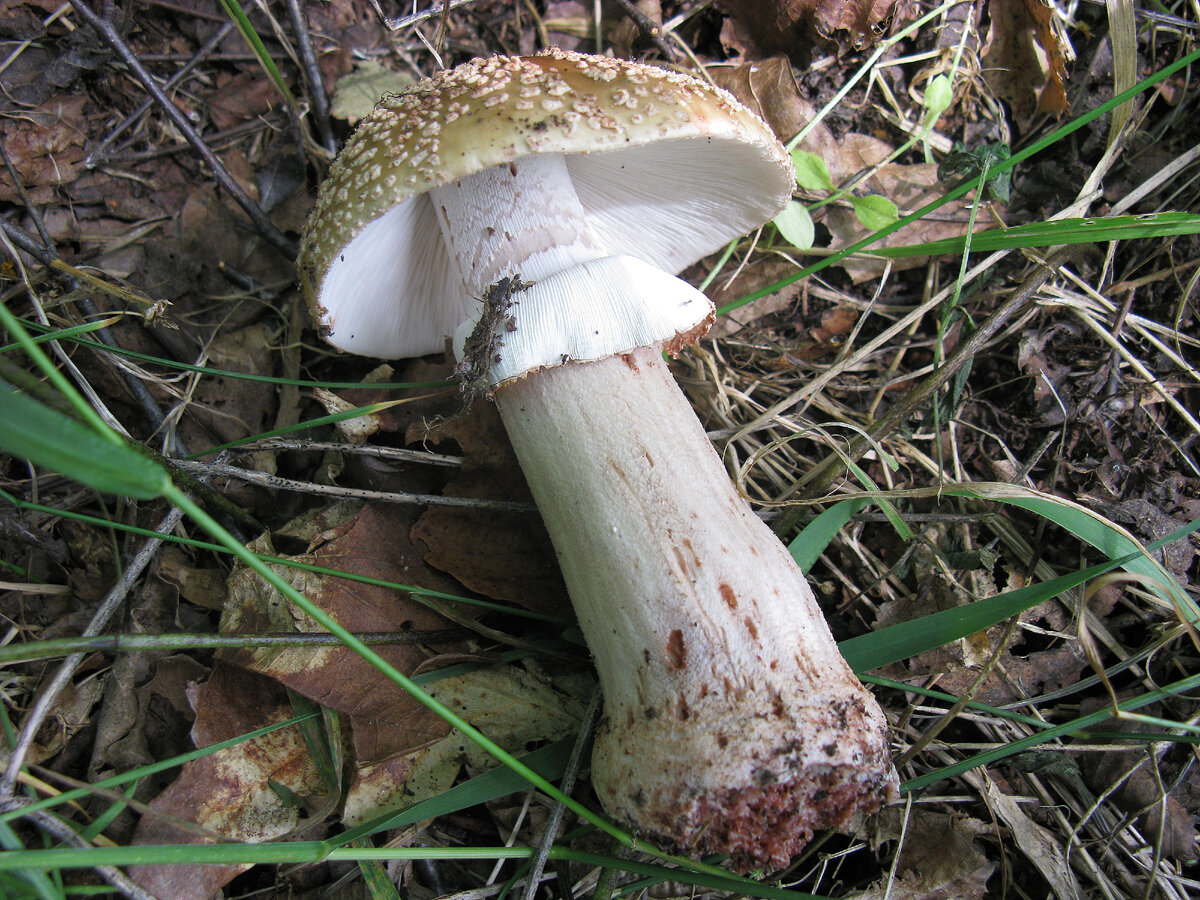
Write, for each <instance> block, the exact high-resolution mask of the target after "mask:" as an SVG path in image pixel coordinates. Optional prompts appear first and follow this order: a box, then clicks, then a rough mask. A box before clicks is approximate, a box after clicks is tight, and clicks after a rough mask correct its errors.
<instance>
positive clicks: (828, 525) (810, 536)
mask: <svg viewBox="0 0 1200 900" xmlns="http://www.w3.org/2000/svg"><path fill="white" fill-rule="evenodd" d="M871 502H872V501H870V500H868V499H865V498H855V499H851V500H842V501H840V502H838V503H835V504H833V506H831V507H829V509H826V510H823V511H822V512H821V513H820V514H819V515H818V516H817V517H816V518H815V519H813V520H812V521H811V522H809V523H808V524H807V525H805V526H804V530H803V531H801V532H800V533H799V534H798V535H796V537H795V538H793V539H792V542H791V543H790V544H788V551H789V552H790V553H791V554H792V559H794V560H796V565H798V566H799V567H800V571H801V572H804V573H806V574H807V573H808V571H809V570H810V569H812V567H813V566H814V565H816V562H817V559H819V558H820V556H821V554H822V553H824V552H825V548H826V547H828V546H829V542H830V541H832V540H833V539H834V537H835V536H836V535H837V533H838V532H839V531H841V530H842V529H843V528H844V527H845V526H846V523H847V522H849V521H850V520H851V519H852V518H853V517H854V515H855V513H857V512H858V511H859V510H861V509H862V508H863V507H864V506H867V505H869V504H870V503H871Z"/></svg>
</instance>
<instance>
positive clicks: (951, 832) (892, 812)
mask: <svg viewBox="0 0 1200 900" xmlns="http://www.w3.org/2000/svg"><path fill="white" fill-rule="evenodd" d="M906 817H907V820H906ZM874 827H875V828H876V829H877V830H878V836H877V837H875V838H873V840H872V844H874V845H875V846H878V845H879V844H880V843H882V842H884V841H899V840H900V839H901V837H903V841H904V842H903V844H901V845H900V858H899V860H897V862H896V867H895V877H894V878H883V879H881V880H880V881H878V882H877V883H875V884H874V885H872V886H871V887H870V888H868V889H867V890H865V891H863V892H862V893H859V894H852V895H850V900H885V898H888V900H976V898H980V897H986V896H988V890H987V882H988V878H990V877H991V875H992V872H994V871H995V869H996V864H995V863H994V862H991V861H990V860H989V859H988V858H987V857H986V856H984V854H983V853H982V852H981V851H980V849H979V847H978V845H977V844H976V839H977V838H978V837H979V836H980V835H983V834H987V833H988V831H989V830H990V829H989V827H988V826H987V825H986V824H985V823H983V822H981V821H979V820H978V819H971V818H968V817H965V816H955V815H950V814H947V813H943V812H938V811H937V810H934V809H930V808H929V807H924V806H919V805H917V806H913V807H911V808H910V809H908V810H905V809H902V808H898V807H892V808H890V809H885V810H884V811H883V812H881V813H880V814H879V816H878V817H877V818H876V821H875V825H874Z"/></svg>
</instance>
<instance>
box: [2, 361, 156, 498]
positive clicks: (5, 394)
mask: <svg viewBox="0 0 1200 900" xmlns="http://www.w3.org/2000/svg"><path fill="white" fill-rule="evenodd" d="M0 422H3V423H4V428H2V429H0V449H4V450H7V451H8V452H9V453H11V454H13V455H14V456H19V457H21V458H22V459H27V460H29V461H30V462H32V463H34V464H35V465H38V466H43V467H45V468H47V469H51V470H53V471H55V472H59V473H61V474H63V475H66V476H67V477H68V478H72V479H74V480H75V481H78V482H81V483H83V484H86V485H87V486H88V487H92V488H95V489H96V490H98V491H100V492H102V493H105V494H122V495H124V496H126V497H134V498H137V499H139V500H149V499H151V498H152V497H157V496H159V495H160V494H162V493H163V491H164V490H166V488H168V487H169V486H170V484H171V479H170V476H168V475H167V472H166V470H165V469H164V468H163V467H162V466H160V465H159V464H158V463H157V462H155V461H154V460H152V459H150V458H149V457H147V456H144V455H143V454H142V453H140V452H139V451H137V450H135V449H134V448H133V447H131V446H130V445H128V444H126V443H124V442H118V441H116V440H113V439H112V438H109V437H105V436H104V435H101V434H97V433H96V432H95V431H93V430H92V429H91V428H88V427H87V426H86V425H81V424H80V423H79V422H76V421H75V420H74V419H71V418H68V417H67V416H65V415H63V414H62V413H60V412H57V411H55V410H53V409H50V407H48V406H45V405H43V404H41V403H39V402H38V401H36V400H34V399H32V398H30V397H28V396H26V395H25V394H22V393H20V392H18V391H17V389H16V388H14V387H13V386H12V385H10V384H8V383H7V382H3V381H0Z"/></svg>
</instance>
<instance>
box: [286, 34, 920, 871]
mask: <svg viewBox="0 0 1200 900" xmlns="http://www.w3.org/2000/svg"><path fill="white" fill-rule="evenodd" d="M792 187H793V175H792V169H791V163H790V160H789V158H788V155H787V153H786V152H785V151H784V149H783V148H782V147H781V146H780V144H779V142H778V140H777V139H776V138H775V137H774V136H773V135H772V133H771V132H770V130H769V129H768V128H767V126H766V125H765V124H764V123H763V122H762V121H761V120H760V119H758V118H757V117H756V116H754V115H753V114H752V113H750V112H749V111H748V110H746V109H745V108H743V107H742V106H741V105H739V104H738V103H737V102H736V101H735V100H734V99H733V98H732V97H730V96H729V95H728V94H726V93H725V92H724V91H721V90H718V89H715V88H713V87H711V86H709V85H707V84H704V83H703V82H700V81H698V80H696V79H693V78H691V77H688V76H684V75H680V74H676V73H672V72H667V71H664V70H660V69H657V68H653V67H650V66H646V65H640V64H636V63H631V62H625V61H621V60H616V59H609V58H603V57H594V56H586V55H581V54H576V53H566V52H562V51H557V50H550V51H547V52H544V53H540V54H537V55H535V56H530V57H522V58H508V57H495V58H491V59H483V60H475V61H472V62H469V63H466V64H464V65H462V66H459V67H457V68H455V69H453V70H450V71H446V72H442V73H439V74H438V75H436V76H434V77H433V78H431V79H427V80H425V81H422V82H420V83H418V84H416V85H414V86H413V87H412V88H410V89H408V90H406V91H405V92H403V93H401V94H399V95H395V96H391V97H388V98H386V99H385V100H384V101H383V102H382V103H381V104H380V105H379V106H378V107H377V108H376V110H375V112H374V113H372V114H371V115H370V116H368V117H367V118H366V119H365V120H364V121H363V123H362V124H361V125H360V126H359V128H358V130H357V132H356V133H355V134H354V135H353V136H352V137H351V138H350V140H349V141H348V143H347V145H346V147H345V149H344V150H343V151H342V153H341V154H340V156H339V157H338V159H337V160H336V161H335V163H334V165H333V167H332V169H331V172H330V176H329V178H328V180H327V181H326V182H325V184H324V185H323V186H322V188H321V191H320V194H319V197H318V199H317V203H316V207H315V210H314V212H313V214H312V216H311V218H310V219H309V222H308V225H307V227H306V231H305V234H304V237H303V241H302V245H301V256H300V272H301V284H302V288H303V290H304V292H305V294H306V297H307V299H308V302H309V304H310V307H311V309H312V311H313V313H314V316H315V317H316V320H317V322H318V323H319V326H320V328H321V330H322V333H323V335H324V337H325V338H326V339H327V340H328V341H330V342H331V343H332V344H334V345H335V346H337V347H339V348H342V349H344V350H347V351H351V352H354V353H359V354H364V355H371V356H382V357H398V356H410V355H421V354H427V353H432V352H436V351H438V350H439V349H441V347H442V346H444V341H445V338H446V336H447V335H450V334H455V333H457V338H456V347H457V348H458V352H459V353H460V354H462V353H466V354H476V355H478V354H480V353H485V354H486V355H487V356H488V357H490V358H488V359H486V360H484V362H485V363H486V366H485V369H487V370H488V377H489V379H490V384H489V388H491V389H492V390H494V399H495V401H496V404H497V406H498V408H499V411H500V415H501V417H502V419H503V421H504V424H505V427H506V429H507V431H508V434H509V437H510V438H511V440H512V444H513V446H514V448H515V450H516V453H517V457H518V459H519V460H520V463H521V468H522V470H523V472H524V474H525V477H526V479H527V481H528V482H529V486H530V488H531V489H532V491H533V495H534V499H535V500H536V502H537V505H538V508H539V510H540V511H541V514H542V516H543V518H544V519H545V522H546V525H547V527H548V529H549V532H550V535H551V538H552V540H553V543H554V546H555V550H556V552H557V554H558V557H559V563H560V565H561V568H562V571H563V575H564V578H565V581H566V584H567V589H568V591H569V593H570V596H571V600H572V603H573V605H574V608H575V612H576V615H577V617H578V619H579V622H580V625H581V627H582V629H583V633H584V636H585V638H586V640H587V644H588V647H589V649H590V650H591V653H592V655H593V657H594V660H595V664H596V668H597V670H598V673H599V677H600V682H601V687H602V690H603V693H604V715H603V718H602V721H601V724H600V726H599V728H598V730H597V734H596V737H595V746H594V751H593V756H592V782H593V785H594V787H595V790H596V792H597V795H598V796H599V799H600V801H601V803H602V804H603V805H604V807H605V808H606V809H607V810H608V812H609V813H610V814H611V815H613V816H614V817H616V818H618V819H620V820H622V821H624V822H626V823H628V824H629V825H631V826H632V827H634V828H635V829H637V830H639V831H640V832H642V833H645V834H647V835H649V836H652V837H655V838H657V839H659V840H661V841H663V842H665V843H668V844H670V845H673V846H675V847H678V848H680V849H682V850H683V851H685V852H690V853H697V854H699V853H726V854H730V855H731V856H732V857H733V862H734V864H735V865H736V866H738V867H740V868H747V867H750V866H754V865H764V866H771V867H779V866H783V865H786V864H787V862H788V861H789V860H790V858H791V857H792V856H793V855H794V854H795V853H796V852H798V851H799V850H800V849H801V848H802V847H803V846H804V844H805V843H806V842H807V841H808V840H809V839H810V838H811V836H812V833H813V832H814V831H815V830H817V829H824V828H837V827H844V826H845V825H846V824H847V823H848V821H849V820H850V818H851V817H852V815H853V814H855V813H857V812H873V811H875V810H877V809H878V808H879V807H880V806H881V805H882V804H883V803H884V802H886V801H887V800H889V799H891V798H893V797H894V796H895V794H896V791H897V779H896V774H895V770H894V769H893V767H892V764H891V760H890V755H889V733H888V727H887V722H886V719H885V718H884V716H883V713H882V711H881V710H880V708H879V706H878V704H877V703H876V701H875V699H874V698H873V697H872V695H871V694H870V693H869V692H868V691H867V690H866V689H865V688H864V687H863V686H862V684H861V683H860V682H859V681H858V679H857V678H856V677H855V675H854V673H853V672H852V671H851V669H850V667H849V666H848V665H847V664H846V662H845V660H843V659H842V657H841V656H840V654H839V653H838V650H837V646H836V643H835V642H834V640H833V637H832V635H831V634H830V632H829V628H828V626H827V625H826V624H825V621H824V619H823V617H822V615H821V611H820V609H819V607H818V606H817V603H816V601H815V599H814V597H813V593H812V591H811V589H810V588H809V586H808V584H807V582H806V581H805V578H804V576H803V574H802V573H801V572H800V570H799V569H798V567H797V566H796V564H795V562H794V561H793V559H792V557H791V555H790V554H789V553H788V551H787V549H786V548H785V547H784V546H783V545H782V544H781V543H780V542H779V540H778V539H777V538H776V536H775V535H774V534H773V533H772V532H771V530H770V529H769V528H768V527H767V526H766V525H764V524H763V522H762V521H761V520H760V519H759V518H758V517H757V516H756V515H755V514H754V512H753V511H752V510H751V509H750V508H749V506H748V504H747V503H746V501H745V500H744V499H743V497H742V496H741V495H740V494H739V493H738V491H737V490H736V489H735V488H734V486H733V485H732V483H731V481H730V478H729V476H728V473H727V472H726V470H725V467H724V465H723V464H722V462H721V460H720V458H719V457H718V455H717V453H716V452H715V451H714V449H713V447H712V444H711V443H710V442H709V440H708V438H707V436H706V435H705V433H704V430H703V428H702V427H701V425H700V423H699V421H698V420H697V418H696V416H695V414H694V412H693V410H692V408H691V405H690V404H689V402H688V401H687V399H686V398H685V397H684V395H683V393H682V392H681V391H680V389H679V387H678V386H677V385H676V383H675V381H674V379H673V378H672V376H671V373H670V371H669V369H668V368H667V366H666V364H665V363H664V361H663V351H664V350H665V351H667V352H674V351H676V350H678V349H679V348H680V347H682V346H684V345H686V344H687V343H689V342H691V341H693V340H695V339H696V338H697V337H699V336H700V335H702V334H703V333H704V332H705V331H706V330H707V328H708V325H709V323H710V322H711V320H712V317H713V308H712V304H711V303H710V302H709V301H708V299H707V298H706V297H705V296H704V295H703V294H701V293H699V292H698V291H696V290H695V289H693V288H692V287H690V286H689V285H687V284H685V283H684V282H682V281H680V280H678V279H677V278H675V277H674V275H673V273H675V272H678V271H680V270H681V269H682V268H684V267H685V266H687V265H689V264H691V263H692V262H694V261H696V260H698V259H700V258H702V257H703V256H705V255H707V254H709V253H711V252H713V251H714V250H716V249H718V248H719V247H721V246H722V245H724V244H725V243H726V242H728V241H729V240H731V239H733V238H736V237H737V236H739V235H741V234H744V233H745V232H746V231H749V230H750V229H752V228H755V227H757V226H758V225H760V224H761V223H763V222H764V221H767V220H769V219H770V218H771V217H772V216H774V215H775V214H776V213H777V212H778V211H779V210H780V209H781V208H782V207H783V205H784V204H785V203H786V202H787V200H788V198H789V197H790V195H791V191H792ZM497 286H502V287H503V288H504V290H498V289H497ZM480 298H487V299H488V303H483V302H481V299H480ZM489 307H490V308H489ZM480 322H483V325H480ZM481 328H482V329H484V330H485V331H486V332H487V333H486V334H484V335H483V336H482V339H481V337H480V334H479V332H480V330H481ZM481 348H482V349H481ZM466 362H474V363H479V360H478V359H476V360H473V361H472V360H468V361H466Z"/></svg>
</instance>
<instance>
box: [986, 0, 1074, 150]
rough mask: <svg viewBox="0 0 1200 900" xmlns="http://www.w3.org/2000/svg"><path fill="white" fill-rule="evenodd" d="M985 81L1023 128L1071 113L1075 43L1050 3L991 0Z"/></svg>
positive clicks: (1025, 0) (1024, 0)
mask: <svg viewBox="0 0 1200 900" xmlns="http://www.w3.org/2000/svg"><path fill="white" fill-rule="evenodd" d="M987 8H988V14H989V16H990V25H989V28H988V32H987V39H986V42H985V45H984V50H983V77H984V78H985V79H986V80H987V82H988V84H989V85H990V86H991V88H992V90H993V91H994V92H995V94H996V96H997V97H999V98H1000V99H1002V100H1004V101H1005V102H1007V103H1008V105H1009V108H1010V110H1011V112H1012V118H1013V121H1014V122H1015V123H1016V124H1017V125H1018V126H1019V127H1020V128H1021V129H1022V130H1024V129H1025V128H1026V127H1027V126H1028V125H1029V123H1030V121H1031V120H1032V119H1033V117H1034V116H1035V115H1038V114H1039V113H1047V114H1049V115H1052V116H1057V115H1061V114H1062V113H1064V112H1066V111H1067V107H1068V103H1067V63H1068V62H1070V61H1071V59H1072V58H1073V57H1070V56H1069V55H1068V54H1070V52H1071V49H1070V45H1069V44H1068V43H1067V42H1066V40H1065V38H1064V37H1063V36H1062V26H1061V25H1060V24H1059V22H1058V19H1056V18H1055V12H1054V8H1053V7H1052V6H1051V5H1050V4H1049V3H1047V2H1045V0H992V2H991V3H989V4H988V7H987Z"/></svg>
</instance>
